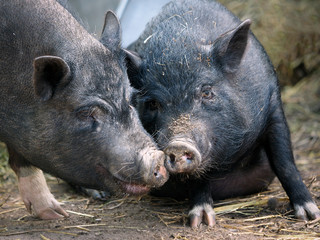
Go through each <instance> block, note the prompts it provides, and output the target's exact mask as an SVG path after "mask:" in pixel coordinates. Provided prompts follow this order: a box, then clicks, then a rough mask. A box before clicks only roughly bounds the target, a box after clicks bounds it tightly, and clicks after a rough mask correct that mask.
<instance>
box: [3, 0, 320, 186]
mask: <svg viewBox="0 0 320 240" xmlns="http://www.w3.org/2000/svg"><path fill="white" fill-rule="evenodd" d="M66 1H67V0H66ZM141 2H145V4H148V5H150V6H153V8H154V9H152V11H151V12H143V13H141V12H140V13H138V14H136V15H133V17H134V18H140V17H143V18H145V17H146V16H147V15H152V14H155V12H156V11H157V10H158V9H159V8H160V5H161V4H162V2H167V1H166V0H131V1H130V0H92V1H88V0H69V1H68V4H69V5H70V8H72V9H74V11H75V12H78V15H79V16H80V18H81V19H83V21H84V22H85V23H87V24H85V25H87V29H88V31H89V32H90V33H92V34H93V35H94V36H95V37H97V38H99V36H100V33H101V30H102V26H103V22H104V14H105V13H106V11H107V10H113V11H115V12H117V13H118V14H119V15H121V13H123V11H124V10H125V6H126V4H136V5H137V8H138V7H139V4H140V3H141ZM220 2H221V3H222V4H224V5H225V6H226V7H227V8H229V10H231V11H232V12H233V13H234V14H235V15H237V16H238V17H239V18H240V19H241V20H244V19H246V18H250V19H251V20H252V27H251V29H252V31H253V33H254V34H255V35H256V36H257V38H258V39H259V40H260V42H261V43H262V45H263V46H264V47H265V49H266V51H267V53H268V54H269V56H270V58H271V60H272V62H273V64H274V67H275V69H276V71H277V73H278V76H279V80H280V86H281V89H282V98H283V102H284V106H285V112H286V115H287V117H288V121H289V126H290V129H291V132H292V141H293V145H294V148H295V151H296V152H299V149H304V151H306V152H305V153H306V154H312V156H313V157H312V159H313V160H314V164H316V166H318V167H319V168H320V1H319V0H268V1H265V0H220ZM122 19H123V20H124V18H122ZM126 22H128V21H126ZM122 28H123V29H124V30H125V29H126V28H127V29H133V30H134V31H133V32H136V33H137V36H138V35H139V34H138V33H139V31H142V29H138V27H135V26H133V27H132V26H128V25H126V26H122ZM124 36H125V35H124ZM127 44H128V43H124V45H125V46H126V45H127ZM7 158H8V157H7V153H6V150H5V145H4V144H2V143H0V183H1V180H7V179H8V176H9V174H8V172H10V173H11V170H8V167H7Z"/></svg>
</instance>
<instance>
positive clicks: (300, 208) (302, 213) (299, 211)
mask: <svg viewBox="0 0 320 240" xmlns="http://www.w3.org/2000/svg"><path fill="white" fill-rule="evenodd" d="M294 211H295V215H296V217H297V218H299V219H302V220H305V221H307V220H314V219H320V210H319V209H318V207H317V205H316V204H315V203H314V202H307V203H305V204H304V205H298V204H294Z"/></svg>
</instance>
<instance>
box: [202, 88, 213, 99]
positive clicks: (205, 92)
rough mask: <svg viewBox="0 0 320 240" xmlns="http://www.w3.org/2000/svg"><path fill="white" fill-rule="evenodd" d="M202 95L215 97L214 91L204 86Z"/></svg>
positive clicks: (204, 97) (209, 97)
mask: <svg viewBox="0 0 320 240" xmlns="http://www.w3.org/2000/svg"><path fill="white" fill-rule="evenodd" d="M201 97H202V98H203V99H207V100H210V99H212V98H213V97H214V93H213V92H212V90H211V88H204V89H202V92H201Z"/></svg>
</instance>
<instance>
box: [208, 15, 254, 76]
mask: <svg viewBox="0 0 320 240" xmlns="http://www.w3.org/2000/svg"><path fill="white" fill-rule="evenodd" d="M250 25H251V20H250V19H247V20H245V21H243V22H242V23H241V24H240V25H239V26H238V27H236V28H235V29H233V30H231V31H229V32H227V33H225V34H223V35H221V36H220V37H219V38H218V39H217V40H216V41H215V42H214V43H213V47H212V50H211V51H212V57H213V61H214V60H215V58H216V60H217V61H218V62H219V63H220V64H221V66H222V68H223V70H224V71H225V72H228V73H232V72H235V71H237V70H238V67H239V65H240V63H241V59H242V57H243V55H244V53H245V50H246V47H247V42H248V36H249V28H250Z"/></svg>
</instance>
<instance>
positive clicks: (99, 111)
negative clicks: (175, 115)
mask: <svg viewBox="0 0 320 240" xmlns="http://www.w3.org/2000/svg"><path fill="white" fill-rule="evenodd" d="M0 22H1V24H0V103H1V104H0V140H1V141H3V142H5V143H6V145H7V148H8V152H9V163H10V165H11V167H12V169H13V170H14V171H15V173H16V174H17V176H18V181H19V189H20V194H21V196H22V199H23V202H24V203H25V205H26V207H27V209H28V210H29V211H31V209H33V211H34V212H35V214H36V215H37V216H39V217H40V218H42V219H54V218H59V217H62V216H67V215H68V214H67V213H66V212H65V211H64V210H63V209H62V208H61V207H60V205H59V203H58V202H57V201H56V200H55V198H54V197H53V196H52V194H51V193H50V191H49V189H48V187H47V184H46V182H45V179H44V176H43V173H42V171H41V170H40V169H42V170H44V171H46V172H49V173H51V174H53V175H55V176H57V177H60V178H62V179H64V180H66V181H67V182H70V183H73V184H76V185H81V186H86V187H90V188H96V189H102V190H106V191H109V192H111V193H118V192H125V193H130V194H141V193H145V192H147V191H148V190H149V188H150V187H152V186H161V185H162V184H163V183H164V182H165V181H166V180H167V178H168V175H167V172H166V170H165V168H164V166H163V164H164V158H165V156H164V153H163V152H162V151H159V150H157V148H156V145H155V144H154V142H153V140H152V139H151V137H150V136H149V135H148V134H147V133H146V131H145V130H144V129H143V128H142V126H141V123H140V121H139V119H138V115H137V113H136V111H135V110H134V108H133V107H132V106H131V105H130V103H129V100H130V96H131V87H130V86H129V81H128V78H127V74H126V68H125V64H124V53H123V51H122V50H121V49H120V47H119V45H120V27H119V21H118V19H117V18H116V16H115V15H114V14H113V13H112V12H108V13H107V14H106V19H105V25H106V27H105V29H104V35H105V36H106V37H105V38H103V39H102V43H100V42H99V41H98V40H96V39H95V38H93V37H92V36H90V34H88V33H87V31H86V30H85V29H84V28H83V27H82V26H80V25H79V23H78V22H77V21H76V20H75V19H74V18H73V17H72V16H71V15H70V14H69V13H68V12H67V11H66V10H65V9H64V8H63V7H62V6H61V5H60V4H58V3H57V2H56V1H53V0H23V1H22V0H12V1H1V3H0Z"/></svg>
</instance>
